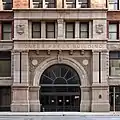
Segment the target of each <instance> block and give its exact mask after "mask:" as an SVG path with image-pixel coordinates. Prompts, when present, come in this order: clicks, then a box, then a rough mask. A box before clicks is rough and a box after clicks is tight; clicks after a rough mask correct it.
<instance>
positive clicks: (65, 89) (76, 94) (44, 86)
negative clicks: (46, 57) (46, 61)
mask: <svg viewBox="0 0 120 120" xmlns="http://www.w3.org/2000/svg"><path fill="white" fill-rule="evenodd" d="M39 84H40V86H41V89H40V92H39V93H40V95H39V97H40V98H39V99H40V104H41V108H42V109H41V110H42V111H80V101H81V90H80V85H81V82H80V78H79V76H78V74H77V72H76V71H75V70H74V69H73V68H71V67H70V66H68V65H65V64H55V65H52V66H50V67H48V68H47V69H46V70H45V71H44V72H43V74H42V76H41V78H40V83H39Z"/></svg>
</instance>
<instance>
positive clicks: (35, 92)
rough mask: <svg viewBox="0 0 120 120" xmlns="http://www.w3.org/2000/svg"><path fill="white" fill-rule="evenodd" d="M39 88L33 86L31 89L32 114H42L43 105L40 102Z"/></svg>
mask: <svg viewBox="0 0 120 120" xmlns="http://www.w3.org/2000/svg"><path fill="white" fill-rule="evenodd" d="M39 90H40V87H39V86H31V87H30V91H29V92H30V97H29V98H30V111H31V112H40V111H41V105H40V100H39Z"/></svg>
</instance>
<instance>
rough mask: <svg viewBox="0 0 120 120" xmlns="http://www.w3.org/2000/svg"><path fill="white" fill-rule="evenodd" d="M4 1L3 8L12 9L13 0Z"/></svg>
mask: <svg viewBox="0 0 120 120" xmlns="http://www.w3.org/2000/svg"><path fill="white" fill-rule="evenodd" d="M2 1H3V9H4V10H11V9H12V0H2Z"/></svg>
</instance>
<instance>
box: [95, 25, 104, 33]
mask: <svg viewBox="0 0 120 120" xmlns="http://www.w3.org/2000/svg"><path fill="white" fill-rule="evenodd" d="M96 33H98V34H101V33H103V25H102V24H98V25H96Z"/></svg>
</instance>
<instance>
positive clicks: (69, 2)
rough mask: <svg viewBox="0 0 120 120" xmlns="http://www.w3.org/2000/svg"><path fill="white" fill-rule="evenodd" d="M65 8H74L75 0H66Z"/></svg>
mask: <svg viewBox="0 0 120 120" xmlns="http://www.w3.org/2000/svg"><path fill="white" fill-rule="evenodd" d="M66 6H67V8H75V7H76V0H66Z"/></svg>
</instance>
